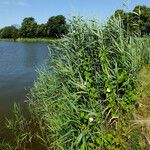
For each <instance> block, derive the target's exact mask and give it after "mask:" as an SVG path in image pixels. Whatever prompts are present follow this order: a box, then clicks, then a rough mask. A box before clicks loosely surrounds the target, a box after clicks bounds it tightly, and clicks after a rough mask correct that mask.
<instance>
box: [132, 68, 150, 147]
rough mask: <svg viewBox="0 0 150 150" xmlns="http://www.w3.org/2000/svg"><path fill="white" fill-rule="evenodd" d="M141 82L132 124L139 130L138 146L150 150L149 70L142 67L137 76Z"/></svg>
mask: <svg viewBox="0 0 150 150" xmlns="http://www.w3.org/2000/svg"><path fill="white" fill-rule="evenodd" d="M139 80H140V82H141V88H140V101H139V103H138V105H137V106H138V107H137V108H136V109H135V111H134V113H133V116H134V120H133V121H134V123H135V125H136V126H137V128H139V129H140V130H141V132H140V135H139V136H140V144H141V146H142V148H143V149H145V150H149V149H150V68H149V66H147V67H143V68H142V70H141V71H140V74H139Z"/></svg>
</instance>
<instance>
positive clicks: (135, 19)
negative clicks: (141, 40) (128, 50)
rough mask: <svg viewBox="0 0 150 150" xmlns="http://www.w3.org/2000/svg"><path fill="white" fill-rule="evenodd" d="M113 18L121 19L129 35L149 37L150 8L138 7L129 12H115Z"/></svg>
mask: <svg viewBox="0 0 150 150" xmlns="http://www.w3.org/2000/svg"><path fill="white" fill-rule="evenodd" d="M113 16H115V17H119V16H120V17H121V19H122V21H123V24H124V28H125V30H127V31H129V33H131V34H132V33H134V34H135V33H138V34H139V33H140V34H141V36H144V35H150V7H146V6H144V5H142V6H141V5H138V6H136V7H135V8H134V9H133V11H131V12H124V11H123V10H116V11H115V13H114V15H113Z"/></svg>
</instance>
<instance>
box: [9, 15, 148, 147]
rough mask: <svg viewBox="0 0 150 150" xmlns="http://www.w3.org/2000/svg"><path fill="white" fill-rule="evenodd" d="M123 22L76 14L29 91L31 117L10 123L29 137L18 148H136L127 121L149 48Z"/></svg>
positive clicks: (146, 61)
mask: <svg viewBox="0 0 150 150" xmlns="http://www.w3.org/2000/svg"><path fill="white" fill-rule="evenodd" d="M122 26H123V23H122V21H121V20H118V19H115V18H113V19H112V20H109V22H108V23H107V24H106V25H104V26H100V25H99V23H98V22H97V21H96V20H91V21H85V20H83V19H82V18H81V17H73V20H72V21H71V23H70V24H69V29H68V34H67V35H66V36H65V37H64V39H63V42H60V43H58V44H57V45H53V46H50V47H49V51H50V52H49V57H48V59H47V68H46V69H43V70H41V71H40V72H39V78H38V79H37V81H36V82H35V84H34V87H33V88H32V89H31V92H30V94H29V95H28V99H29V100H28V106H29V112H30V119H29V121H26V120H25V119H23V120H24V123H23V122H21V124H20V123H18V124H14V123H16V121H13V120H12V121H9V122H8V123H9V124H8V127H9V128H10V129H11V130H12V131H13V130H14V129H16V128H17V130H18V131H20V130H21V131H24V133H23V132H21V133H22V135H26V136H25V138H22V141H21V142H19V144H18V145H17V147H19V148H20V149H21V148H22V147H26V146H27V145H30V144H29V143H34V142H35V141H36V142H38V143H41V144H42V145H44V147H45V149H47V150H50V149H64V150H69V149H75V150H76V149H77V150H79V149H80V150H93V149H95V150H117V149H118V150H119V149H121V150H123V149H125V150H126V149H130V148H131V147H132V146H131V145H130V143H131V142H129V141H131V137H132V136H131V137H130V132H131V128H130V124H129V122H128V121H129V119H130V113H131V111H132V110H133V108H134V104H135V102H136V101H137V99H138V98H137V96H136V94H137V83H138V79H137V74H138V72H139V70H140V69H141V67H142V66H143V64H148V63H149V58H150V50H149V48H148V42H145V41H143V40H141V41H140V42H139V40H140V39H139V38H137V37H136V36H135V37H133V36H132V37H130V36H129V35H127V34H126V31H125V30H124V28H123V27H122ZM16 119H17V117H16ZM19 122H20V121H19ZM28 123H29V124H30V129H29V126H26V125H27V124H28ZM12 124H13V126H12ZM23 125H25V126H23ZM25 127H28V128H27V129H26V128H25ZM15 131H16V130H15ZM26 131H30V132H29V133H30V134H27V133H28V132H26ZM19 133H20V132H15V136H16V137H20V136H21V135H20V134H19ZM31 133H32V134H31ZM31 135H32V136H31ZM18 139H19V138H18ZM131 144H132V143H131ZM138 146H139V145H138ZM31 147H32V144H31ZM31 149H32V148H31Z"/></svg>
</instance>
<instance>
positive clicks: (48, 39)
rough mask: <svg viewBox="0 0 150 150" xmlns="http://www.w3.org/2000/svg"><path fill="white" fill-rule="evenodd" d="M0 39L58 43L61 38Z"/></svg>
mask: <svg viewBox="0 0 150 150" xmlns="http://www.w3.org/2000/svg"><path fill="white" fill-rule="evenodd" d="M0 41H12V42H14V41H15V42H32V43H33V42H35V43H40V42H43V43H52V44H54V43H58V42H62V41H63V39H51V38H18V39H0Z"/></svg>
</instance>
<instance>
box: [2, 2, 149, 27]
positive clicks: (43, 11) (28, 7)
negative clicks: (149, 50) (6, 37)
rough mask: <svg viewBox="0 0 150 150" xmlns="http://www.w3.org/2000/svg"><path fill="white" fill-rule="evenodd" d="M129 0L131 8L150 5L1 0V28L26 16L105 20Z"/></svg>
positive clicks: (19, 22)
mask: <svg viewBox="0 0 150 150" xmlns="http://www.w3.org/2000/svg"><path fill="white" fill-rule="evenodd" d="M127 1H129V8H128V9H129V10H132V9H133V8H134V7H135V6H136V5H138V4H144V5H147V6H150V0H0V28H1V27H4V26H8V25H12V24H21V22H22V20H23V18H25V17H34V18H35V20H36V21H37V22H38V23H39V24H40V23H45V22H46V21H47V20H48V18H49V17H51V16H53V15H59V14H61V15H64V16H65V17H66V18H70V17H71V16H72V15H77V14H79V15H82V16H85V17H93V16H94V17H97V18H100V19H101V20H104V19H106V18H107V17H109V16H110V15H112V14H113V12H114V11H115V10H116V9H123V8H124V7H123V3H124V2H127ZM124 9H125V8H124Z"/></svg>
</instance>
